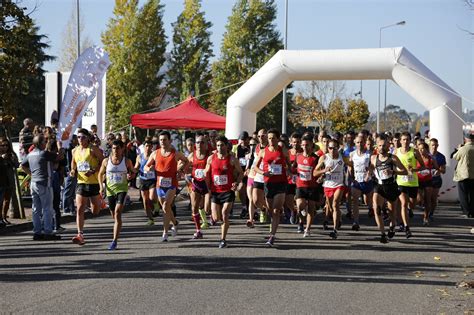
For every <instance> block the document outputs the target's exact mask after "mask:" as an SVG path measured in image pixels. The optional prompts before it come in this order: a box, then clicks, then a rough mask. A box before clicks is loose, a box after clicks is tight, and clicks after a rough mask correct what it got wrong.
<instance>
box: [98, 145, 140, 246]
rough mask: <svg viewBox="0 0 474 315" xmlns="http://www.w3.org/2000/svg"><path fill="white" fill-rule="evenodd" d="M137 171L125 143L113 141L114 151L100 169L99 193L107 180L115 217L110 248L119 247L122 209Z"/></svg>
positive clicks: (108, 193) (107, 189) (112, 212)
mask: <svg viewBox="0 0 474 315" xmlns="http://www.w3.org/2000/svg"><path fill="white" fill-rule="evenodd" d="M136 172H137V171H136V170H135V169H134V168H133V165H132V161H131V160H130V159H128V158H126V157H125V156H124V144H123V142H122V141H120V140H114V141H113V142H112V153H111V155H110V156H109V157H108V158H105V159H104V160H103V161H102V166H101V167H100V171H99V185H100V190H99V193H100V195H101V196H102V195H103V194H102V193H103V185H102V183H103V182H104V179H105V178H107V180H106V181H105V191H106V194H107V200H108V202H109V209H110V214H111V215H112V218H113V219H114V221H115V223H114V233H113V239H112V242H111V243H110V245H109V247H108V249H109V250H115V249H116V248H117V242H118V238H119V236H120V231H121V229H122V210H123V207H124V204H125V196H126V195H127V192H128V181H129V180H130V179H131V178H132V177H133V176H134V175H135V173H136Z"/></svg>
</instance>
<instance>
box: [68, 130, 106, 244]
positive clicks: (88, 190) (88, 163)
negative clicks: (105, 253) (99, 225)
mask: <svg viewBox="0 0 474 315" xmlns="http://www.w3.org/2000/svg"><path fill="white" fill-rule="evenodd" d="M77 139H78V140H79V146H77V147H76V148H75V149H74V150H73V152H72V157H73V158H72V162H71V172H70V175H71V177H75V176H77V184H78V185H77V189H76V205H77V216H76V224H77V235H76V236H74V237H73V238H72V242H73V243H74V244H78V245H84V244H85V239H84V211H85V209H86V206H87V203H88V201H89V200H90V202H91V210H92V214H94V215H97V214H99V212H100V210H101V201H102V196H101V195H100V194H99V192H100V185H99V177H98V173H99V167H100V165H101V163H102V160H103V158H104V157H103V155H102V152H101V151H100V150H99V148H97V147H96V146H93V145H91V144H90V143H89V139H90V135H89V132H88V131H87V130H86V129H79V131H78V133H77Z"/></svg>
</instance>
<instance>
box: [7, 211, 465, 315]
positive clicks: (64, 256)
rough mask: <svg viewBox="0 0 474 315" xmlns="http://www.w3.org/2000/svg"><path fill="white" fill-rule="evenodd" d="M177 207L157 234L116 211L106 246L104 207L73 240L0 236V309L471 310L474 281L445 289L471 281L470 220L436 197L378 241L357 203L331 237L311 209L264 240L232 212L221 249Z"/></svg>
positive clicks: (214, 236)
mask: <svg viewBox="0 0 474 315" xmlns="http://www.w3.org/2000/svg"><path fill="white" fill-rule="evenodd" d="M185 206H186V203H185V202H181V203H180V204H179V208H178V214H180V220H181V223H180V226H179V227H180V229H179V234H178V236H177V237H174V238H170V242H168V243H161V242H160V236H161V231H160V230H161V218H160V219H159V220H158V224H157V225H155V226H154V227H151V228H150V227H145V222H146V220H145V218H144V213H143V210H130V211H128V212H126V213H125V214H124V227H123V233H122V238H121V240H120V241H119V247H118V250H116V251H114V252H110V251H108V250H107V249H106V248H107V246H108V244H109V242H110V240H111V233H112V220H111V218H110V217H108V216H102V217H98V218H94V219H92V220H88V221H87V222H86V230H85V233H86V241H87V243H86V245H85V246H83V247H79V246H77V245H73V244H72V243H71V241H70V239H71V237H72V236H73V234H74V233H73V232H74V225H73V224H67V225H66V226H65V227H66V228H67V231H66V232H65V233H64V234H63V238H64V239H63V240H62V241H57V242H34V241H32V238H31V237H32V234H31V232H23V233H18V234H14V235H6V236H0V288H1V290H0V296H1V298H0V313H10V312H12V313H87V314H88V313H117V312H118V313H171V314H190V313H192V314H197V313H200V314H201V313H235V314H248V313H267V314H268V313H273V314H275V313H277V314H280V313H316V314H318V313H324V314H328V313H331V314H344V313H355V314H380V313H386V314H395V313H396V314H414V313H417V314H420V313H422V314H435V313H436V314H440V313H446V314H465V313H466V312H468V313H469V312H471V313H474V290H473V289H461V288H456V283H458V282H460V281H472V280H474V245H473V244H474V235H473V234H470V229H471V228H472V227H473V225H474V223H473V222H474V221H473V220H472V219H467V218H462V217H461V216H460V213H459V210H457V209H456V207H455V206H446V205H444V206H443V205H442V206H441V207H440V209H439V211H438V213H437V217H436V220H435V222H434V223H433V225H432V226H430V227H421V226H420V221H421V211H418V212H417V213H416V217H415V218H414V221H413V222H414V225H413V227H412V231H413V234H414V237H413V238H412V239H409V240H407V239H405V238H404V235H401V234H403V233H398V235H396V236H395V238H394V239H393V241H391V242H390V243H389V244H385V245H383V244H380V243H379V242H378V241H377V240H376V237H377V236H378V233H377V231H376V229H375V223H374V222H373V221H372V220H370V221H369V220H368V219H367V218H366V210H365V211H362V213H363V214H362V216H363V220H362V222H361V223H362V230H361V231H359V232H353V231H351V230H350V225H349V222H348V221H346V222H345V223H346V224H345V225H343V227H342V230H341V231H340V233H339V238H338V239H337V240H331V239H329V237H328V235H327V232H326V231H323V230H322V228H321V225H320V223H321V220H320V216H318V218H317V219H318V224H317V225H316V226H315V228H314V230H313V235H312V236H311V237H310V238H305V239H303V238H302V235H301V234H297V233H296V226H294V225H282V226H281V228H280V230H279V233H278V235H277V237H278V238H277V242H276V246H275V247H274V248H267V247H265V245H264V242H265V239H264V237H265V236H266V235H267V233H268V225H265V226H263V225H259V226H257V227H256V228H255V229H248V228H247V227H245V224H244V220H239V219H237V218H234V219H233V220H232V225H231V227H230V231H229V237H228V241H229V247H228V248H225V249H219V248H217V246H218V240H219V228H218V227H213V228H211V229H210V230H206V231H204V233H205V238H204V239H202V240H197V241H196V240H191V236H192V233H193V232H194V231H193V225H192V223H191V222H190V221H189V218H190V216H189V214H188V213H187V212H185ZM235 213H240V210H239V206H236V210H235Z"/></svg>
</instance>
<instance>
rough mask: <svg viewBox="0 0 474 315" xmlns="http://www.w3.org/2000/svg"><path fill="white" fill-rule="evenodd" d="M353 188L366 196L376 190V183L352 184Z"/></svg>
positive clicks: (354, 182)
mask: <svg viewBox="0 0 474 315" xmlns="http://www.w3.org/2000/svg"><path fill="white" fill-rule="evenodd" d="M351 186H352V188H355V189H357V190H360V191H361V192H362V193H363V194H364V195H365V194H369V193H371V192H372V190H374V182H373V181H368V182H356V181H353V182H352V185H351Z"/></svg>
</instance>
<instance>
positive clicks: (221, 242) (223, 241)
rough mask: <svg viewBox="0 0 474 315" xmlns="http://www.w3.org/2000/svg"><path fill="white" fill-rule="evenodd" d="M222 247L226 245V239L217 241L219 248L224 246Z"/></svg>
mask: <svg viewBox="0 0 474 315" xmlns="http://www.w3.org/2000/svg"><path fill="white" fill-rule="evenodd" d="M224 247H227V242H226V240H221V241H220V243H219V248H224Z"/></svg>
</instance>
